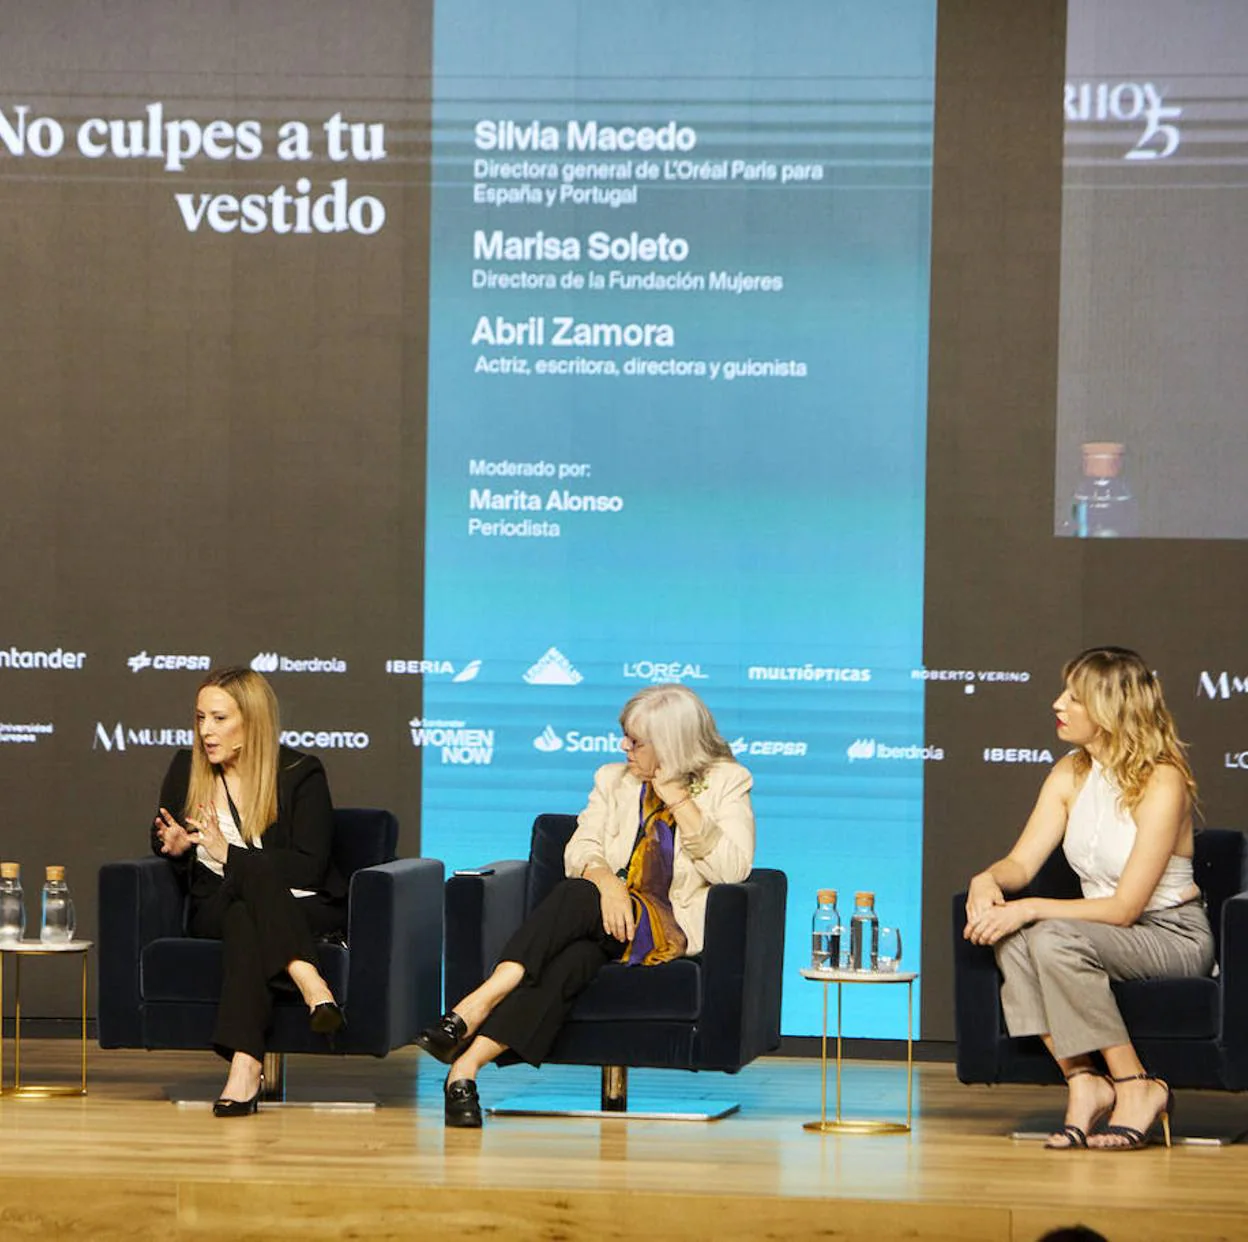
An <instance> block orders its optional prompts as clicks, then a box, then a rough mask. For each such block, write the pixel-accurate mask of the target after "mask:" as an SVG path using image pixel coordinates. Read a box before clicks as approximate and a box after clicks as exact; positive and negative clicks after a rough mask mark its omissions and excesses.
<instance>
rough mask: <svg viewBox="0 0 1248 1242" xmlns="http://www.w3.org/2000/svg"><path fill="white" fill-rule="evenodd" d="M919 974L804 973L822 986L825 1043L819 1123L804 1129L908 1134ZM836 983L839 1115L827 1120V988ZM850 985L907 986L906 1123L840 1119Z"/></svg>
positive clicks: (821, 1048)
mask: <svg viewBox="0 0 1248 1242" xmlns="http://www.w3.org/2000/svg"><path fill="white" fill-rule="evenodd" d="M918 977H919V973H918V971H904V970H899V971H890V972H880V971H865V970H864V971H858V970H811V969H810V968H806V969H804V970H803V971H802V978H803V979H810V980H811V981H812V982H815V983H822V984H823V1040H822V1042H821V1044H820V1046H819V1068H820V1076H821V1081H822V1087H823V1101H822V1106H821V1108H820V1111H819V1120H818V1121H807V1122H804V1123H803V1129H806V1130H815V1131H817V1132H818V1133H820V1134H909V1133H910V1120H911V1107H912V1103H913V1100H914V1035H913V1033H914V981H915V980H916V979H917V978H918ZM832 983H835V984H836V1116H835V1117H833V1118H832V1119H831V1120H829V1119H828V985H829V984H832ZM847 983H855V984H877V985H887V984H900V983H904V984H905V985H906V1120H905V1123H904V1124H903V1123H902V1122H900V1121H876V1120H871V1119H868V1118H864V1117H850V1118H846V1117H842V1116H841V1064H842V1056H841V989H842V988H843V987H844V986H845V984H847Z"/></svg>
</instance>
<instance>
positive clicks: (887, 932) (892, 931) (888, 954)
mask: <svg viewBox="0 0 1248 1242" xmlns="http://www.w3.org/2000/svg"><path fill="white" fill-rule="evenodd" d="M878 962H879V964H878V967H877V969H878V970H880V972H881V973H883V974H892V973H893V972H894V971H895V970H896V969H897V968H898V967H899V966H900V965H901V929H900V928H899V927H881V928H880V956H879V959H878Z"/></svg>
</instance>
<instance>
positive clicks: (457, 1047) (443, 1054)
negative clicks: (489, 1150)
mask: <svg viewBox="0 0 1248 1242" xmlns="http://www.w3.org/2000/svg"><path fill="white" fill-rule="evenodd" d="M467 1045H468V1027H467V1025H466V1024H465V1022H464V1020H463V1018H461V1017H460V1016H459V1014H457V1013H456V1012H455V1011H454V1010H451V1011H450V1012H449V1013H444V1014H443V1015H442V1016H441V1017H440V1018H439V1019H438V1020H437V1021H436V1022H435V1023H434V1024H433V1025H432V1026H427V1027H425V1029H424V1030H423V1031H421V1033H420V1034H419V1035H417V1036H416V1046H417V1047H418V1048H423V1049H424V1050H425V1051H426V1052H427V1053H428V1054H429V1055H430V1056H432V1057H437V1058H438V1060H439V1061H441V1062H442V1064H443V1065H450V1063H451V1062H452V1061H454V1060H455V1058H456V1057H457V1056H459V1054H460V1053H461V1052H462V1051H463V1050H464V1048H465V1047H467ZM477 1124H478V1125H480V1124H481V1123H480V1122H479V1121H478V1122H477Z"/></svg>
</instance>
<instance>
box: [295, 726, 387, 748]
mask: <svg viewBox="0 0 1248 1242" xmlns="http://www.w3.org/2000/svg"><path fill="white" fill-rule="evenodd" d="M279 740H280V741H281V743H282V745H283V746H293V747H294V748H295V749H296V750H367V749H368V746H369V742H370V741H371V740H372V739H371V738H370V737H369V736H368V734H367V733H362V732H360V731H359V730H352V729H283V730H282V734H281V737H280V739H279Z"/></svg>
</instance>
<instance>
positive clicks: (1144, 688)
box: [1062, 647, 1197, 810]
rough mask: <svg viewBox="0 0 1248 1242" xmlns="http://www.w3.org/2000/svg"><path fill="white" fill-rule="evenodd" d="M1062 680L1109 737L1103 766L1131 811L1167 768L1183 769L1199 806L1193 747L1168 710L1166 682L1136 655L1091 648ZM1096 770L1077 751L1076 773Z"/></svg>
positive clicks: (1085, 755)
mask: <svg viewBox="0 0 1248 1242" xmlns="http://www.w3.org/2000/svg"><path fill="white" fill-rule="evenodd" d="M1062 678H1063V680H1064V681H1065V683H1066V685H1068V686H1069V687H1070V689H1071V691H1072V692H1073V694H1074V695H1075V697H1076V698H1077V699H1078V700H1079V702H1080V703H1082V704H1083V706H1084V707H1085V708H1086V709H1087V713H1088V717H1089V719H1090V720H1091V721H1092V723H1093V724H1094V725H1096V726H1097V728H1099V729H1100V730H1101V731H1102V733H1104V735H1105V754H1104V758H1103V760H1102V764H1103V766H1104V767H1105V769H1106V770H1107V771H1108V772H1109V774H1110V775H1111V776H1112V777H1113V778H1114V781H1115V782H1116V784H1117V785H1118V788H1119V790H1120V791H1121V793H1122V802H1123V805H1124V806H1125V807H1126V808H1127V810H1134V809H1135V807H1136V806H1138V805H1139V802H1140V799H1141V798H1142V797H1143V796H1144V787H1145V785H1147V784H1148V778H1149V777H1150V776H1151V775H1152V774H1153V771H1154V770H1155V769H1156V768H1158V767H1160V766H1161V765H1162V764H1168V765H1169V766H1170V767H1173V768H1177V769H1178V770H1179V774H1180V775H1181V776H1182V777H1183V783H1184V784H1185V785H1186V786H1187V794H1188V797H1189V798H1190V800H1191V805H1192V808H1193V809H1195V808H1196V806H1197V797H1196V778H1195V777H1194V776H1193V775H1192V769H1191V765H1190V764H1189V763H1188V761H1187V747H1186V746H1185V745H1184V743H1183V742H1182V741H1181V740H1180V738H1179V733H1178V729H1177V728H1176V726H1175V723H1174V717H1173V716H1172V715H1171V714H1170V709H1169V708H1168V707H1167V706H1166V700H1165V698H1164V697H1163V695H1162V693H1161V682H1160V680H1159V679H1158V678H1157V677H1155V676H1154V675H1153V673H1152V670H1151V669H1149V667H1148V665H1147V664H1145V663H1144V661H1143V659H1141V657H1140V656H1139V655H1138V654H1137V653H1136V652H1134V651H1131V650H1129V649H1128V648H1126V647H1089V648H1088V650H1087V651H1082V652H1080V653H1079V654H1078V655H1077V656H1075V658H1074V659H1073V660H1068V661H1067V663H1066V667H1065V668H1063V669H1062ZM1091 766H1092V760H1091V756H1090V755H1089V754H1088V752H1087V751H1086V750H1085V749H1084V748H1083V747H1080V748H1079V749H1078V750H1077V751H1076V752H1075V770H1076V772H1079V773H1081V774H1082V773H1083V772H1086V771H1087V770H1088V769H1089V768H1090V767H1091Z"/></svg>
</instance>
